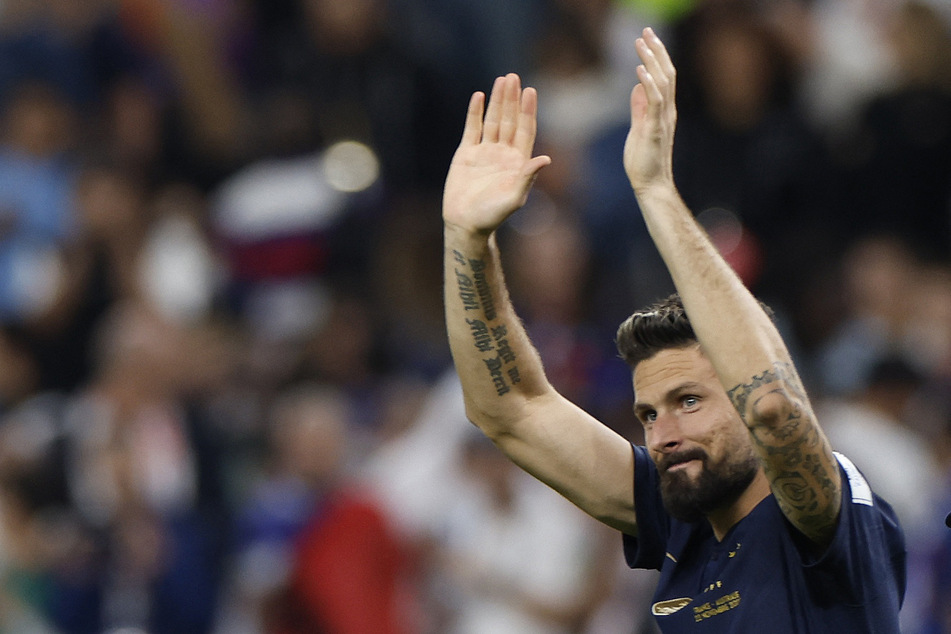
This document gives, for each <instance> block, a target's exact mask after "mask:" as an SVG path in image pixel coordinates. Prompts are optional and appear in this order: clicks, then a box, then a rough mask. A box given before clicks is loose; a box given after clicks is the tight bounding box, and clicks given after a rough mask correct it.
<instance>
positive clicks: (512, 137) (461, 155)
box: [443, 73, 551, 233]
mask: <svg viewBox="0 0 951 634" xmlns="http://www.w3.org/2000/svg"><path fill="white" fill-rule="evenodd" d="M484 101H485V95H484V94H482V93H476V94H474V95H473V96H472V99H471V100H470V102H469V111H468V113H467V115H466V125H465V130H464V131H463V134H462V141H461V142H460V144H459V147H458V149H457V150H456V153H455V155H454V156H453V159H452V164H451V166H450V167H449V175H448V176H447V178H446V187H445V190H444V192H443V220H444V221H445V222H446V223H447V224H448V225H453V226H456V227H459V228H462V229H465V230H468V231H474V232H479V233H490V232H492V231H494V230H495V229H496V228H497V227H498V226H499V225H500V224H502V222H503V221H504V220H505V219H506V218H508V217H509V216H510V215H511V214H512V213H513V212H514V211H515V210H516V209H518V208H519V207H521V206H522V205H524V204H525V200H526V198H527V197H528V192H529V190H530V189H531V186H532V182H533V181H534V179H535V175H536V174H537V173H538V170H540V169H541V168H543V167H544V166H546V165H548V164H549V163H550V162H551V159H550V158H549V157H547V156H537V157H534V158H532V150H533V148H534V145H535V133H536V127H537V110H538V99H537V95H536V93H535V90H534V89H532V88H526V89H524V90H522V88H521V80H520V79H519V77H518V75H515V74H514V73H513V74H509V75H506V76H505V77H499V78H498V79H496V80H495V85H494V86H493V87H492V95H491V97H490V98H489V104H488V107H487V108H485V117H484V119H483V106H484Z"/></svg>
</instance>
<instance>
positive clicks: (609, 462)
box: [443, 29, 905, 633]
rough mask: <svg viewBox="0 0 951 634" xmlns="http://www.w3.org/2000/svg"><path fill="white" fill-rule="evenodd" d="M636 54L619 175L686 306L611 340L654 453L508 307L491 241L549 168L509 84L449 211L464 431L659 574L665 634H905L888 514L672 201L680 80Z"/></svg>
mask: <svg viewBox="0 0 951 634" xmlns="http://www.w3.org/2000/svg"><path fill="white" fill-rule="evenodd" d="M635 46H636V49H637V52H638V54H639V55H640V58H641V61H642V65H641V66H639V67H638V69H637V75H638V79H639V83H638V85H637V86H635V88H634V90H633V91H632V93H631V104H630V106H631V129H630V132H629V135H628V139H627V143H626V145H625V148H624V158H623V160H624V166H625V169H626V171H627V174H628V177H629V179H630V181H631V185H632V186H633V188H634V192H635V194H636V196H637V200H638V202H639V205H640V208H641V213H642V214H643V217H644V220H645V222H646V224H647V228H648V230H649V231H650V234H651V237H652V238H653V240H654V242H655V244H656V245H657V248H658V250H659V252H660V254H661V256H662V257H663V259H664V262H665V263H666V265H667V267H668V270H669V271H670V274H671V276H672V279H673V281H674V284H675V286H676V288H677V290H678V293H679V297H674V298H671V299H669V300H668V301H666V302H661V303H659V304H658V305H656V306H654V307H651V308H650V309H648V310H646V311H644V312H640V313H636V314H634V315H633V316H632V317H631V318H630V319H628V320H627V321H626V322H625V323H624V324H623V325H622V326H621V328H620V330H619V333H618V344H619V349H620V350H621V352H622V355H624V356H625V357H626V358H627V360H628V361H629V363H630V364H631V365H632V369H633V384H634V392H635V405H634V411H635V414H636V415H637V417H638V419H639V420H640V422H641V423H642V424H643V425H644V430H645V437H646V447H634V449H633V451H632V449H631V445H630V443H628V442H627V441H625V440H624V439H623V438H621V437H620V436H619V435H617V434H616V433H614V432H613V431H611V430H610V429H608V428H607V427H606V426H604V425H602V424H601V423H599V422H598V421H597V420H595V419H594V418H592V417H591V416H589V415H588V414H587V413H585V412H584V411H582V410H581V409H579V408H578V407H577V406H575V405H574V404H572V403H570V402H568V401H567V400H566V399H565V398H564V397H562V396H561V395H560V394H558V393H557V392H556V391H555V390H554V389H553V388H552V386H551V384H550V383H549V382H548V381H547V379H546V377H545V374H544V369H543V367H542V365H541V362H540V360H539V357H538V354H537V352H536V351H535V350H534V348H533V347H532V345H531V343H530V341H529V340H528V337H527V335H526V333H525V331H524V329H523V328H522V327H521V325H520V324H519V320H518V318H517V316H516V315H515V313H514V310H513V308H512V305H511V303H510V301H509V299H508V295H507V290H506V287H505V283H504V279H503V276H502V271H501V268H500V265H499V253H498V247H497V244H496V241H495V234H494V232H495V230H496V228H497V227H498V226H499V225H500V224H501V223H502V222H503V221H504V220H505V219H506V218H507V217H508V216H509V215H511V214H512V213H513V212H514V211H515V210H516V209H518V208H519V207H521V206H522V205H523V204H524V202H525V200H526V197H527V195H528V192H529V189H530V187H531V184H532V181H533V179H534V177H535V175H536V174H537V173H538V171H539V170H540V169H542V168H544V167H545V166H546V165H548V164H549V163H550V161H551V159H550V158H549V157H547V156H536V157H532V150H533V145H534V139H535V133H536V111H537V95H536V93H535V91H534V90H533V89H532V88H525V89H524V90H523V89H522V88H521V85H520V80H519V78H518V77H517V76H516V75H514V74H510V75H508V76H506V77H500V78H498V79H496V81H495V84H494V86H493V89H492V93H491V97H490V99H489V102H488V104H487V105H486V104H485V96H484V95H483V94H481V93H476V94H475V95H473V97H472V100H471V101H470V104H469V111H468V115H467V117H466V124H465V129H464V132H463V137H462V141H461V143H460V145H459V148H458V150H457V152H456V154H455V156H454V158H453V161H452V166H451V167H450V170H449V174H448V177H447V180H446V188H445V193H444V201H443V202H444V209H443V220H444V226H445V274H446V280H445V281H446V284H445V293H446V295H445V301H446V319H447V325H448V329H449V339H450V344H451V347H452V352H453V357H454V361H455V364H456V369H457V371H458V373H459V376H460V378H461V380H462V384H463V387H464V394H465V403H466V411H467V415H468V416H469V418H470V419H471V420H472V421H473V422H474V423H475V424H476V425H478V426H479V427H480V428H481V429H482V431H483V432H484V433H485V434H487V435H488V436H489V437H490V438H491V439H492V440H493V441H494V442H495V444H496V445H497V446H498V447H499V448H500V449H501V450H502V451H503V452H505V453H506V454H507V455H508V456H509V457H510V458H511V459H512V460H513V461H515V462H516V463H517V464H518V465H520V466H521V467H522V468H523V469H525V470H526V471H528V472H529V473H531V474H533V475H534V476H535V477H537V478H539V479H540V480H542V481H543V482H545V483H547V484H548V485H550V486H551V487H553V488H554V489H556V490H557V491H559V492H560V493H561V494H563V495H564V496H565V497H567V498H568V499H569V500H571V501H572V502H574V503H575V504H576V505H578V506H579V507H580V508H582V509H584V510H585V511H586V512H588V513H589V514H590V515H592V516H593V517H595V518H597V519H599V520H601V521H603V522H605V523H606V524H608V525H610V526H613V527H615V528H617V529H619V530H620V531H622V533H623V534H624V545H625V554H626V556H627V559H628V563H629V564H631V565H632V566H638V567H651V568H659V569H660V570H661V577H660V581H659V584H658V588H657V592H656V595H655V601H656V603H655V604H654V606H653V613H654V614H655V616H656V617H657V621H658V623H659V624H660V626H661V627H662V629H663V630H664V631H669V632H682V631H716V632H771V633H772V632H833V631H834V632H840V633H844V632H850V633H851V632H897V631H898V610H899V607H900V605H901V600H902V596H903V593H904V583H905V582H904V574H905V573H904V543H903V537H902V534H901V530H900V528H899V527H898V524H897V522H896V521H895V518H894V514H893V513H892V511H891V509H890V508H889V507H888V505H887V504H885V503H884V502H882V501H881V500H880V499H879V498H878V497H877V496H875V495H874V494H873V493H872V492H871V490H870V489H869V488H868V485H867V483H866V482H865V480H864V479H863V478H862V476H861V474H860V473H859V472H858V471H857V470H856V469H855V467H854V466H853V465H852V463H851V462H849V461H848V459H846V458H844V457H841V456H837V455H836V454H833V452H832V449H831V447H830V444H829V442H828V440H827V439H826V437H825V435H824V434H823V433H822V430H821V428H820V427H819V424H818V422H817V421H816V419H815V416H814V414H813V412H812V409H811V407H810V404H809V401H808V398H807V397H806V394H805V392H804V390H803V387H802V383H801V381H800V379H799V377H798V376H797V374H796V371H795V369H794V367H793V364H792V362H791V360H790V356H789V353H788V352H787V350H786V347H785V345H784V343H783V341H782V339H781V338H780V335H779V333H778V331H777V330H776V328H775V327H774V325H773V323H772V321H771V319H770V317H769V316H768V314H767V312H766V311H765V310H764V309H763V308H762V307H761V305H760V304H759V303H758V302H757V300H756V299H754V297H753V296H752V295H751V294H750V293H749V291H748V290H747V289H746V288H745V287H744V286H743V284H742V283H741V282H740V281H739V279H738V278H737V276H736V275H735V274H734V273H733V271H732V270H731V269H730V267H729V266H728V265H727V264H726V262H724V260H723V259H722V258H721V257H720V256H719V254H718V253H717V251H716V250H715V249H714V247H713V246H712V245H711V243H710V241H709V240H708V239H707V236H706V234H705V233H704V232H703V230H702V229H701V228H700V227H699V225H698V224H697V223H696V222H695V221H694V219H693V217H692V215H691V213H690V211H689V210H688V209H687V208H686V207H685V205H684V204H683V202H682V201H681V199H680V197H679V195H678V194H677V190H676V188H675V186H674V180H673V169H672V160H671V154H672V148H673V137H674V128H675V123H676V110H675V107H674V89H675V82H674V78H675V70H674V67H673V64H672V63H671V61H670V57H669V56H668V54H667V51H666V50H665V48H664V45H663V44H662V42H661V41H660V40H659V39H658V37H657V36H656V35H655V34H654V32H653V31H652V30H650V29H645V30H644V32H643V35H642V37H640V38H638V39H637V42H636V44H635ZM681 298H682V301H681ZM687 315H689V317H690V319H689V321H688V320H687Z"/></svg>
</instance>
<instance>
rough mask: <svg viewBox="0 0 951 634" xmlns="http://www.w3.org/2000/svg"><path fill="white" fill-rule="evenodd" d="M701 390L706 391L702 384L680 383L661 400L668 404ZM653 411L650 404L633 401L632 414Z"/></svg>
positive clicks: (693, 382)
mask: <svg viewBox="0 0 951 634" xmlns="http://www.w3.org/2000/svg"><path fill="white" fill-rule="evenodd" d="M701 388H702V389H706V388H704V386H703V384H702V383H698V382H697V381H688V382H686V383H681V384H680V385H678V386H676V387H674V388H673V389H671V390H669V391H668V392H667V393H666V394H664V396H663V398H662V399H661V400H662V401H666V402H668V403H669V402H670V401H675V400H677V399H678V398H680V397H681V396H683V395H684V394H689V393H691V392H696V391H699V390H700V389H701ZM635 398H636V396H635ZM653 409H655V408H654V406H653V405H652V404H650V403H644V402H638V401H637V400H635V401H634V413H635V414H640V413H643V412H648V411H651V410H653Z"/></svg>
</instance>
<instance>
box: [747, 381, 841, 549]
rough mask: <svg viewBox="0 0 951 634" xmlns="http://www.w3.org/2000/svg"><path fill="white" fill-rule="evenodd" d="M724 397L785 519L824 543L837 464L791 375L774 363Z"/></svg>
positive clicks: (832, 515)
mask: <svg viewBox="0 0 951 634" xmlns="http://www.w3.org/2000/svg"><path fill="white" fill-rule="evenodd" d="M728 394H729V397H730V400H731V401H732V402H733V405H734V406H735V407H736V409H737V411H738V412H739V413H740V416H741V417H742V418H743V421H744V422H745V423H746V426H747V428H748V429H749V431H750V435H751V436H752V438H753V442H754V443H756V445H757V446H758V447H759V453H760V455H761V456H762V457H763V458H764V461H765V468H766V475H767V477H768V478H769V482H770V487H771V489H772V491H773V493H774V495H775V496H776V500H777V502H778V503H779V505H780V507H781V508H782V509H783V512H784V514H785V515H786V517H788V518H789V519H790V521H792V522H793V523H794V524H796V525H797V526H798V527H799V529H800V530H801V531H802V532H803V533H804V534H806V535H807V536H808V537H810V538H812V539H814V540H816V541H822V540H825V539H827V538H828V537H829V536H830V535H831V533H832V531H833V530H834V529H835V522H836V518H837V515H838V504H839V498H838V489H837V478H836V475H837V474H836V473H834V472H833V470H834V469H836V468H837V467H836V461H835V458H834V456H833V455H832V452H831V449H830V448H829V446H828V443H827V442H825V440H824V437H823V436H822V432H821V431H820V429H819V426H818V423H817V422H816V421H815V420H814V419H813V417H812V414H811V412H809V410H808V407H807V406H806V395H805V390H804V389H803V387H802V384H801V382H800V380H799V378H798V376H797V375H796V373H795V370H794V369H793V368H792V366H791V365H790V364H781V363H777V364H775V365H774V366H773V368H772V369H770V370H766V371H764V372H763V373H762V374H759V375H754V376H753V378H752V380H751V381H750V382H749V383H742V384H740V385H737V386H735V387H734V388H733V389H731V390H729V391H728Z"/></svg>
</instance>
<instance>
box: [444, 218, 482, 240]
mask: <svg viewBox="0 0 951 634" xmlns="http://www.w3.org/2000/svg"><path fill="white" fill-rule="evenodd" d="M494 233H495V231H494V230H492V229H480V228H477V227H468V226H465V225H459V224H456V223H453V222H450V221H448V220H443V236H444V237H445V239H446V242H447V243H448V242H453V243H459V244H473V245H479V244H487V243H488V241H489V239H490V238H491V237H492V235H493V234H494Z"/></svg>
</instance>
